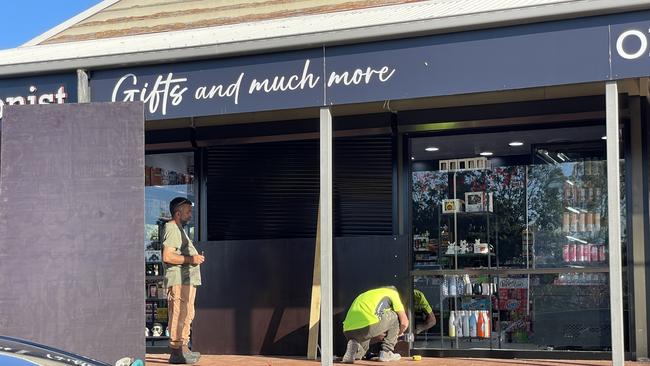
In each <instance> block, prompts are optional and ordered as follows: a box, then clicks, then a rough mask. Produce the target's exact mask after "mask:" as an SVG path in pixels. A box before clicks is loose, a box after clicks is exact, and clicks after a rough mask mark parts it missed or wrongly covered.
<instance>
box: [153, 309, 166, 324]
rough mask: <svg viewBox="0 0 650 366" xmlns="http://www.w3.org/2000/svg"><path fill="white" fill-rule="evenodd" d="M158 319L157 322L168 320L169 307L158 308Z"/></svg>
mask: <svg viewBox="0 0 650 366" xmlns="http://www.w3.org/2000/svg"><path fill="white" fill-rule="evenodd" d="M156 321H157V322H166V321H167V308H158V309H156Z"/></svg>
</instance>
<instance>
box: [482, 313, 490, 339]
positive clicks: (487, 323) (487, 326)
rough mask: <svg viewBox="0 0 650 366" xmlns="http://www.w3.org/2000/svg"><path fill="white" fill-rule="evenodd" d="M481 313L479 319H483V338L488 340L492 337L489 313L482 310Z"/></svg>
mask: <svg viewBox="0 0 650 366" xmlns="http://www.w3.org/2000/svg"><path fill="white" fill-rule="evenodd" d="M481 313H482V314H481V317H482V318H483V337H485V338H490V336H491V335H492V328H491V326H490V312H489V311H488V310H484V311H482V312H481Z"/></svg>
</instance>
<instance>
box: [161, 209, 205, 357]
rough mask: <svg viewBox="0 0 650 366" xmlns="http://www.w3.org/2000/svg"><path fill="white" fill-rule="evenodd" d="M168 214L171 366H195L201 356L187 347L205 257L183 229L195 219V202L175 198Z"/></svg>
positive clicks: (165, 257) (165, 248) (165, 254)
mask: <svg viewBox="0 0 650 366" xmlns="http://www.w3.org/2000/svg"><path fill="white" fill-rule="evenodd" d="M169 212H170V213H171V215H172V219H171V220H170V221H169V222H167V223H166V224H165V230H164V236H163V252H162V256H163V262H164V264H165V288H167V303H168V304H167V306H168V308H169V346H170V347H171V355H170V356H169V363H173V364H193V363H196V362H197V361H198V360H199V357H201V354H200V353H198V352H191V351H190V350H189V348H188V346H187V345H188V343H189V340H190V325H191V324H192V320H193V319H194V298H195V296H196V287H197V286H199V285H201V269H200V264H201V263H203V261H205V257H204V256H203V255H199V253H198V252H197V251H196V248H195V247H194V244H192V240H190V238H189V236H188V235H187V233H186V232H185V230H184V229H183V227H184V226H185V225H187V223H188V222H189V221H190V220H191V219H192V201H190V200H188V199H187V198H184V197H176V198H174V199H173V200H172V201H171V202H170V203H169Z"/></svg>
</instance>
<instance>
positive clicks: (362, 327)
mask: <svg viewBox="0 0 650 366" xmlns="http://www.w3.org/2000/svg"><path fill="white" fill-rule="evenodd" d="M408 326H409V320H408V317H407V316H406V311H405V309H404V305H403V304H402V301H401V300H400V297H399V293H398V292H397V289H396V288H395V287H393V286H390V287H380V288H377V289H373V290H369V291H366V292H364V293H362V294H361V295H359V296H357V298H356V299H354V301H353V302H352V305H350V309H349V310H348V313H347V315H346V316H345V320H344V321H343V334H344V335H345V337H346V338H347V339H348V344H347V349H346V350H345V355H343V359H342V360H341V362H343V363H354V361H355V360H360V359H361V358H362V357H363V356H364V355H365V354H366V352H367V351H368V347H369V345H370V340H371V339H372V338H374V337H378V336H381V335H384V334H385V336H384V338H383V340H382V343H381V351H380V352H379V361H397V360H399V359H400V355H399V354H398V353H394V352H393V351H394V349H395V344H397V337H399V336H401V335H402V334H404V331H406V329H407V328H408Z"/></svg>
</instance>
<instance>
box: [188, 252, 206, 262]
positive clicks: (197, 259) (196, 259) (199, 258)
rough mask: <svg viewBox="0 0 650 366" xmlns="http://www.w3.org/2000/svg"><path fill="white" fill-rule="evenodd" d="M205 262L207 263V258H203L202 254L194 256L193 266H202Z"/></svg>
mask: <svg viewBox="0 0 650 366" xmlns="http://www.w3.org/2000/svg"><path fill="white" fill-rule="evenodd" d="M203 262H205V257H204V256H202V255H200V254H199V255H193V256H192V262H191V263H192V264H201V263H203Z"/></svg>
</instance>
